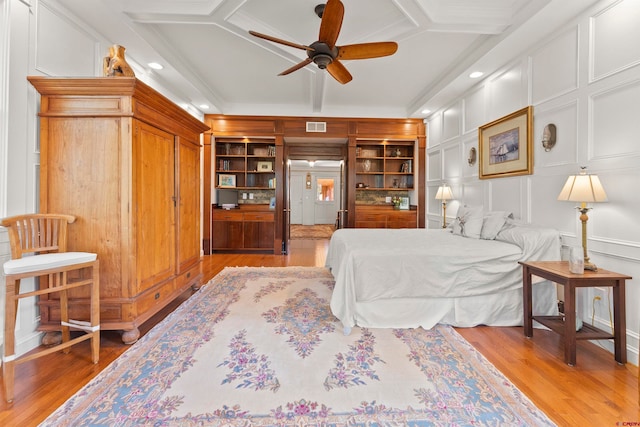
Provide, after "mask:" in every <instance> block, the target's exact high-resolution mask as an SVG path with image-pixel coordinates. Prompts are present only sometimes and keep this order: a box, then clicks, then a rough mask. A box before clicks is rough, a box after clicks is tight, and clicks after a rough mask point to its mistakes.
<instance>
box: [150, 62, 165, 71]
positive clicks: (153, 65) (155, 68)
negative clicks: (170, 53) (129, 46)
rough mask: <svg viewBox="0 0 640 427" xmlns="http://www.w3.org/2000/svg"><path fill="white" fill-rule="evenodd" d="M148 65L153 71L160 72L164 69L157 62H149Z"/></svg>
mask: <svg viewBox="0 0 640 427" xmlns="http://www.w3.org/2000/svg"><path fill="white" fill-rule="evenodd" d="M148 65H149V67H151V68H153V69H154V70H162V69H163V68H164V67H163V66H162V65H161V64H158V63H157V62H149V64H148Z"/></svg>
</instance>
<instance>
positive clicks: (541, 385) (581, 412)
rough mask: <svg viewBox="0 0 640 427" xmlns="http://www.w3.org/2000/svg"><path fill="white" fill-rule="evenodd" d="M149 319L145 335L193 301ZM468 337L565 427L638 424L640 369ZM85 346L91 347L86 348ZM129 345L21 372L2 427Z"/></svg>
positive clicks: (584, 351) (591, 351) (322, 252)
mask: <svg viewBox="0 0 640 427" xmlns="http://www.w3.org/2000/svg"><path fill="white" fill-rule="evenodd" d="M327 244H328V241H326V240H298V241H292V247H291V251H290V254H289V255H265V254H216V255H212V256H206V257H204V259H203V263H202V271H203V273H204V276H205V279H209V278H211V277H213V276H214V275H216V274H217V273H218V272H220V271H221V270H222V269H223V268H224V267H225V266H269V267H284V266H294V265H297V266H323V265H324V262H325V256H326V250H327ZM188 297H189V295H188V294H187V295H184V296H183V298H181V299H180V300H179V301H176V302H175V303H174V304H172V305H171V307H168V308H167V309H166V310H164V311H163V312H162V313H160V314H159V315H158V316H156V317H154V318H152V319H150V320H149V321H148V322H147V323H145V325H144V326H143V328H141V333H143V334H144V333H146V332H147V331H148V330H149V329H150V328H151V327H153V325H155V324H156V323H157V322H158V321H159V320H160V319H161V318H162V317H164V316H166V314H167V313H168V312H170V311H171V310H173V309H175V307H177V306H178V305H179V303H181V302H182V301H184V299H186V298H188ZM458 332H460V334H462V335H463V336H464V337H465V339H467V340H468V341H469V342H470V343H471V344H472V345H473V346H474V347H475V348H477V349H478V350H479V351H480V352H481V353H482V354H483V355H484V356H485V357H486V358H487V359H488V360H489V361H490V362H491V363H493V364H494V365H495V366H496V367H497V368H498V369H499V370H500V371H501V372H503V373H504V374H505V376H506V377H507V378H509V379H510V380H511V381H512V382H513V383H514V384H515V385H516V386H517V387H518V388H519V389H520V390H522V391H523V392H524V393H525V394H526V395H527V396H528V397H529V398H530V399H531V400H532V401H533V402H534V403H535V404H536V405H537V406H538V407H539V408H541V409H542V410H543V411H544V412H545V413H547V414H548V415H549V417H550V418H551V419H552V420H554V421H555V422H556V423H557V424H558V425H560V426H616V425H620V426H621V425H639V424H637V423H639V422H640V408H639V406H638V368H637V367H636V366H634V365H631V364H627V365H625V366H619V365H618V364H617V363H616V362H615V361H614V359H613V355H611V354H610V353H609V352H607V351H605V350H603V349H602V348H600V347H598V346H597V345H595V344H592V343H588V342H584V341H580V342H579V343H578V353H577V358H578V360H577V366H576V367H573V368H572V367H569V366H567V365H565V364H564V363H563V361H562V354H563V353H562V352H563V347H562V343H561V342H560V339H559V337H558V335H556V334H553V333H550V332H545V331H538V330H536V331H535V332H534V337H533V339H527V338H525V337H524V335H523V331H522V328H521V327H503V328H495V327H493V328H492V327H476V328H460V329H458ZM85 344H86V345H85ZM127 348H128V346H125V345H124V344H122V342H121V340H120V336H119V334H118V333H116V332H115V331H104V332H103V333H102V338H101V349H100V362H99V363H98V364H97V365H94V364H92V363H91V361H90V351H89V346H88V343H87V342H84V343H82V344H80V345H77V346H74V347H72V350H71V352H70V353H69V354H63V353H61V352H60V353H56V354H52V355H49V356H46V357H42V358H40V359H36V360H33V361H30V362H26V363H24V364H21V365H18V367H17V369H16V386H15V388H16V398H15V401H14V403H12V404H7V403H6V402H5V400H4V395H3V394H2V392H0V425H1V426H6V427H9V426H21V427H22V426H35V425H37V424H38V423H40V422H41V421H43V420H44V419H45V418H46V417H47V416H48V415H49V414H50V413H51V412H53V411H54V410H55V409H56V408H57V407H59V406H60V405H62V404H63V403H64V402H65V401H66V400H67V399H68V398H69V397H71V396H72V395H73V394H74V393H75V392H76V391H78V390H79V389H80V388H82V386H84V385H85V384H86V383H87V382H89V380H90V379H91V378H93V377H94V376H96V375H97V374H98V373H99V372H100V371H102V370H103V369H104V368H105V367H106V366H108V365H109V363H111V362H112V361H113V360H115V359H116V358H117V357H118V356H119V355H121V354H122V353H123V352H124V351H125V350H126V349H127Z"/></svg>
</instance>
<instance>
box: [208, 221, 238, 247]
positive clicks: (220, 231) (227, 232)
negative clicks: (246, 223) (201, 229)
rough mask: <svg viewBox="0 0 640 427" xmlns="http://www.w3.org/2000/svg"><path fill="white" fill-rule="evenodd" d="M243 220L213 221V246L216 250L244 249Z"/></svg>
mask: <svg viewBox="0 0 640 427" xmlns="http://www.w3.org/2000/svg"><path fill="white" fill-rule="evenodd" d="M242 236H243V228H242V221H215V220H214V221H212V222H211V248H212V249H214V250H225V249H242V247H243V246H242V242H243V237H242Z"/></svg>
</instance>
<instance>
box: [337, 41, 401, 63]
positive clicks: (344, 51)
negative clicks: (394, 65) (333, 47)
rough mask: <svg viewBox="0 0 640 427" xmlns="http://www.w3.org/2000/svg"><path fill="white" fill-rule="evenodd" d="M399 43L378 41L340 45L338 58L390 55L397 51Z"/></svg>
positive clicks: (366, 57)
mask: <svg viewBox="0 0 640 427" xmlns="http://www.w3.org/2000/svg"><path fill="white" fill-rule="evenodd" d="M397 50H398V43H396V42H376V43H360V44H351V45H346V46H338V59H345V60H348V59H368V58H379V57H381V56H389V55H393V54H394V53H396V51H397Z"/></svg>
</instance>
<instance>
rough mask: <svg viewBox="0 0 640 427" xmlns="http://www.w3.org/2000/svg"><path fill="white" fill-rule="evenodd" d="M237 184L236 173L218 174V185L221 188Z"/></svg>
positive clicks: (233, 186) (232, 186)
mask: <svg viewBox="0 0 640 427" xmlns="http://www.w3.org/2000/svg"><path fill="white" fill-rule="evenodd" d="M235 186H236V176H235V175H227V174H222V173H221V174H220V175H218V187H220V188H235Z"/></svg>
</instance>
